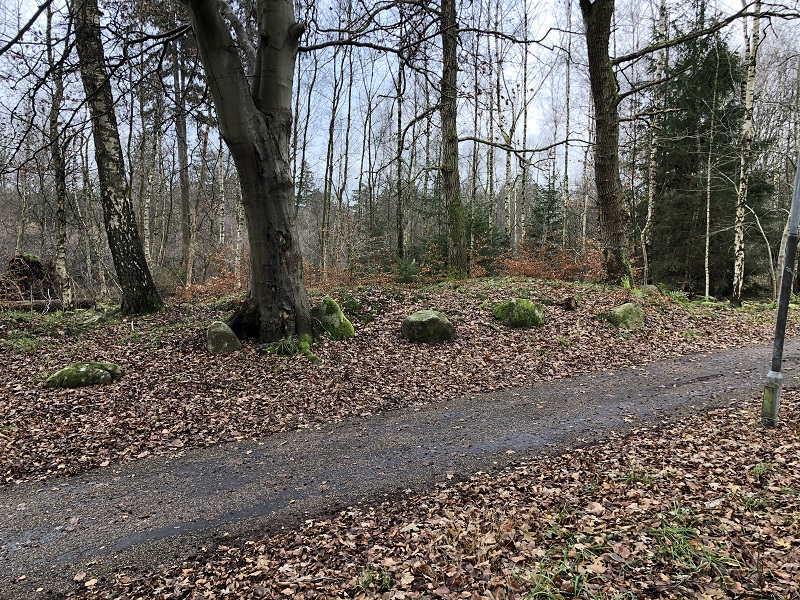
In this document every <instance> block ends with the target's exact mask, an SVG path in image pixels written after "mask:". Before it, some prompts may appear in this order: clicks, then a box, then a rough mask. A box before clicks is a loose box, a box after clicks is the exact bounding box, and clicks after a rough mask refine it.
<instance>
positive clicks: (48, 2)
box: [0, 0, 53, 56]
mask: <svg viewBox="0 0 800 600" xmlns="http://www.w3.org/2000/svg"><path fill="white" fill-rule="evenodd" d="M52 3H53V0H45V1H44V2H42V4H41V5H40V6H39V7H38V8H37V9H36V12H35V13H33V16H32V17H31V18H30V19H28V22H27V23H25V25H23V26H22V28H21V29H20V30H19V31H18V32H17V35H15V36H14V37H13V38H11V39H10V40H9V41H8V42H6V43H5V45H4V46H3V47H2V48H0V56H3V54H5V53H6V52H8V50H9V48H11V47H12V46H13V45H14V44H16V43H17V42H19V41H20V40H21V39H22V36H24V35H25V34H26V33H27V32H28V30H29V29H30V28H31V27H33V24H34V23H36V20H37V19H38V18H39V17H40V16H41V14H42V13H43V12H44V11H45V10H46V9H47V7H48V6H50V5H51V4H52Z"/></svg>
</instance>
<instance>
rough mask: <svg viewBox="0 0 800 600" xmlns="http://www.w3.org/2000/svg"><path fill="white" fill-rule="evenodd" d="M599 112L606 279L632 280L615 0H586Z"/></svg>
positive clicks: (598, 183) (596, 110) (596, 111)
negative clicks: (614, 54)
mask: <svg viewBox="0 0 800 600" xmlns="http://www.w3.org/2000/svg"><path fill="white" fill-rule="evenodd" d="M580 6H581V13H582V14H583V23H584V28H585V31H586V49H587V52H588V58H589V83H590V86H591V89H592V103H593V105H594V114H595V132H596V142H595V152H594V160H595V166H594V177H595V186H596V188H597V208H598V211H599V216H600V236H601V244H602V255H603V267H604V269H605V272H606V278H607V279H608V281H610V282H613V283H619V282H621V281H622V280H623V279H624V278H626V277H627V278H628V280H629V281H630V279H631V266H630V260H629V253H628V218H629V215H628V211H627V210H626V209H625V203H624V201H623V198H622V184H621V182H620V175H619V106H618V105H619V93H618V90H617V81H616V78H615V76H614V71H613V69H612V66H611V58H610V56H609V52H608V45H609V40H610V37H611V17H612V16H613V14H614V0H594V2H592V1H591V0H580Z"/></svg>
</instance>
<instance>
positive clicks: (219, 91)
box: [187, 0, 315, 342]
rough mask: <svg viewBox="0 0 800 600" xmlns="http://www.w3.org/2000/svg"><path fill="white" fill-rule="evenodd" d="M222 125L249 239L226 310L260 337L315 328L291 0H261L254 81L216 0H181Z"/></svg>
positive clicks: (243, 329) (237, 327)
mask: <svg viewBox="0 0 800 600" xmlns="http://www.w3.org/2000/svg"><path fill="white" fill-rule="evenodd" d="M187 6H188V9H189V17H190V20H191V23H192V28H193V29H194V34H195V37H196V39H197V43H198V47H199V50H200V57H201V60H202V62H203V66H204V69H205V73H206V77H207V78H208V85H209V88H210V90H211V96H212V98H213V100H214V106H215V107H216V111H217V117H218V119H219V127H220V132H221V135H222V137H223V139H224V140H225V143H226V144H227V146H228V149H229V150H230V152H231V156H232V157H233V160H234V162H235V164H236V170H237V171H238V173H239V180H240V182H241V189H242V203H243V205H244V210H245V218H246V220H247V230H248V236H249V242H250V290H249V293H248V296H247V298H246V300H245V301H244V302H243V303H242V305H241V306H240V307H239V309H238V310H237V312H236V313H235V314H234V315H233V316H232V317H231V319H230V325H231V327H232V328H233V330H234V331H235V332H236V333H237V335H239V336H240V337H243V336H252V337H257V338H258V339H259V340H260V341H263V342H272V341H277V340H280V339H282V338H286V337H288V336H298V337H300V338H306V339H308V338H310V337H313V336H314V335H315V331H314V325H313V320H312V317H311V311H310V308H309V303H308V297H307V295H306V290H305V283H304V281H303V260H302V257H301V255H300V237H299V235H298V231H297V224H296V220H295V211H294V182H293V180H292V171H291V167H290V162H289V161H290V155H289V145H290V137H291V129H292V87H293V84H294V66H295V55H296V53H297V46H298V41H299V39H300V35H301V34H302V31H303V27H302V26H301V25H298V24H297V23H295V20H294V9H293V6H292V1H291V0H259V1H258V3H257V10H258V29H259V33H260V35H259V45H258V51H257V54H256V66H255V70H254V73H253V80H252V89H251V88H250V86H248V82H247V78H246V77H245V72H244V68H243V65H242V62H241V59H240V58H239V55H238V53H237V52H235V51H233V50H232V49H233V48H234V41H233V39H232V36H231V33H230V31H229V30H228V28H227V26H226V24H225V22H224V21H223V19H222V16H221V15H220V13H219V9H218V8H217V2H216V0H187Z"/></svg>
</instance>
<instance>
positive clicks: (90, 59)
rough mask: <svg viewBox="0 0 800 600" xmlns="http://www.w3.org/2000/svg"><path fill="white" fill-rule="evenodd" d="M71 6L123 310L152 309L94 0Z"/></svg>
mask: <svg viewBox="0 0 800 600" xmlns="http://www.w3.org/2000/svg"><path fill="white" fill-rule="evenodd" d="M71 9H72V12H73V18H74V20H75V45H76V47H77V49H78V57H79V60H80V65H81V79H82V80H83V88H84V91H85V93H86V99H87V100H86V102H87V105H88V106H89V113H90V115H91V120H92V134H93V136H94V146H95V160H96V162H97V174H98V178H99V179H100V202H101V204H102V207H103V223H104V225H105V230H106V236H107V237H108V245H109V247H110V249H111V256H112V258H113V260H114V267H115V269H116V271H117V277H118V278H119V284H120V287H121V288H122V312H123V313H126V314H138V313H149V312H155V311H158V310H160V309H161V308H163V306H164V304H163V302H162V300H161V297H160V296H159V294H158V290H156V286H155V284H154V283H153V278H152V276H151V275H150V269H149V268H148V267H147V261H146V260H145V257H144V251H143V250H142V242H141V240H140V238H139V231H138V228H137V227H136V216H135V214H134V211H133V205H132V204H131V201H130V196H129V194H128V179H127V177H126V176H125V161H124V159H123V156H122V145H121V144H120V139H119V129H118V127H117V117H116V114H115V113H114V99H113V97H112V93H111V83H110V81H109V79H108V74H107V72H106V65H105V54H104V50H103V43H102V40H101V37H100V11H99V10H98V7H97V0H72V4H71Z"/></svg>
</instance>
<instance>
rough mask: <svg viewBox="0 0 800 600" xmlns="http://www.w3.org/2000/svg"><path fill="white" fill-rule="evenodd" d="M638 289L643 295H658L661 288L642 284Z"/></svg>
mask: <svg viewBox="0 0 800 600" xmlns="http://www.w3.org/2000/svg"><path fill="white" fill-rule="evenodd" d="M639 291H640V292H642V294H643V295H645V296H660V295H661V290H660V289H658V287H657V286H655V285H651V284H648V285H643V286H640V287H639Z"/></svg>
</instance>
